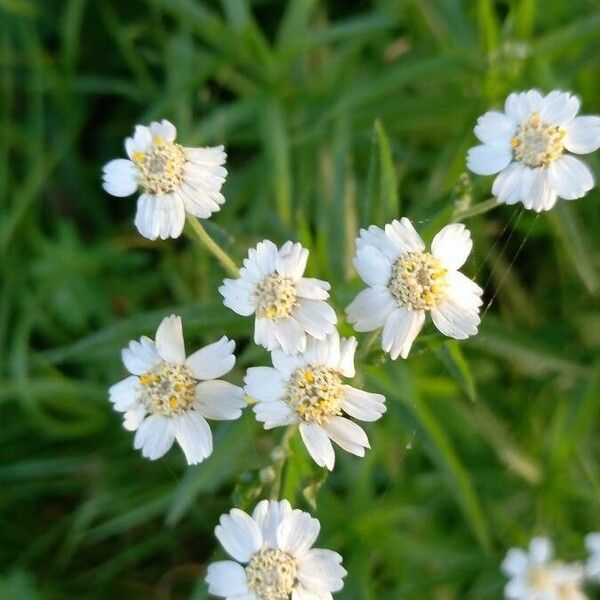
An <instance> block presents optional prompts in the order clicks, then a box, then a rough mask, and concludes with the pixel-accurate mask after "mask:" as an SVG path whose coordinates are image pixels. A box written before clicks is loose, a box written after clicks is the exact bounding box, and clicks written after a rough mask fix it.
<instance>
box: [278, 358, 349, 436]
mask: <svg viewBox="0 0 600 600" xmlns="http://www.w3.org/2000/svg"><path fill="white" fill-rule="evenodd" d="M344 398H345V391H344V385H343V384H342V380H341V377H340V374H339V373H338V372H337V371H335V370H334V369H332V368H330V367H324V366H311V365H309V366H306V367H299V368H298V369H296V370H295V371H294V373H293V374H292V376H291V378H290V381H289V383H288V388H287V393H286V395H285V396H284V398H283V401H284V402H285V403H286V404H287V405H288V406H289V407H290V408H292V409H293V410H294V411H295V412H296V414H297V415H298V416H299V417H300V418H301V419H302V420H303V421H306V422H308V423H317V424H318V425H322V424H324V423H327V421H328V420H329V419H330V418H331V417H334V416H337V415H341V414H342V402H343V401H344Z"/></svg>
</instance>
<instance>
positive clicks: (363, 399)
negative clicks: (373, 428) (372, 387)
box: [342, 385, 386, 421]
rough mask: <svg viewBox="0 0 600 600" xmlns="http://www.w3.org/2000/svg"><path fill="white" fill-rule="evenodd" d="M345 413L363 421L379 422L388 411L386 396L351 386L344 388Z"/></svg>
mask: <svg viewBox="0 0 600 600" xmlns="http://www.w3.org/2000/svg"><path fill="white" fill-rule="evenodd" d="M344 391H345V394H346V395H345V398H344V401H343V402H342V408H343V409H344V412H346V413H347V414H349V415H350V416H351V417H354V418H355V419H359V420H361V421H377V419H379V418H380V417H381V415H382V414H383V413H384V412H385V411H386V407H385V396H382V395H381V394H373V393H372V392H365V391H363V390H359V389H357V388H354V387H352V386H351V385H345V386H344Z"/></svg>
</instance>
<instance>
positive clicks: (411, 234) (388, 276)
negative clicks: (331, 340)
mask: <svg viewBox="0 0 600 600" xmlns="http://www.w3.org/2000/svg"><path fill="white" fill-rule="evenodd" d="M356 244H357V249H356V256H355V257H354V266H355V267H356V270H357V271H358V274H359V275H360V277H361V279H362V280H363V281H364V282H365V283H366V284H367V285H368V286H369V287H368V288H367V289H365V290H363V291H362V292H360V293H359V294H358V295H357V296H356V298H355V299H354V300H353V301H352V303H351V304H350V305H349V306H348V307H347V308H346V315H347V317H348V321H350V323H353V324H354V329H356V331H374V330H376V329H379V328H380V327H383V333H382V339H381V347H382V348H383V350H384V351H385V352H389V353H390V355H391V357H392V358H393V359H396V358H397V357H398V356H401V357H402V358H406V357H407V356H408V353H409V352H410V349H411V346H412V344H413V341H414V340H415V338H416V337H417V335H418V333H419V332H420V331H421V329H422V327H423V324H424V323H425V314H426V313H427V312H430V313H431V318H432V319H433V322H434V324H435V326H436V327H437V328H438V329H439V330H440V331H441V332H442V333H443V334H444V335H447V336H449V337H453V338H456V339H458V340H462V339H465V338H467V337H469V336H470V335H475V334H476V333H477V327H478V326H479V323H480V318H479V307H480V306H481V303H482V301H481V295H482V293H483V290H482V289H481V288H480V287H479V286H478V285H477V284H475V283H474V282H473V281H471V280H470V279H469V278H467V277H465V276H464V275H463V274H462V273H460V272H459V271H458V269H459V268H460V267H461V266H462V265H463V264H464V262H465V260H466V259H467V257H468V256H469V254H470V252H471V248H472V246H473V242H472V241H471V234H470V233H469V230H468V229H466V228H465V226H464V225H461V224H457V223H455V224H452V225H447V226H446V227H444V228H443V229H442V230H441V231H440V232H439V233H438V234H437V235H436V236H435V237H434V238H433V242H432V244H431V252H425V244H424V242H423V240H422V239H421V237H420V236H419V234H418V233H417V232H416V231H415V229H414V227H413V225H412V223H411V222H410V221H409V220H408V219H407V218H405V217H403V218H402V219H401V220H400V221H393V222H392V223H390V224H388V225H386V226H385V231H384V230H382V229H380V228H379V227H376V226H374V225H371V227H369V229H368V230H364V229H362V230H361V232H360V237H359V238H358V239H357V242H356Z"/></svg>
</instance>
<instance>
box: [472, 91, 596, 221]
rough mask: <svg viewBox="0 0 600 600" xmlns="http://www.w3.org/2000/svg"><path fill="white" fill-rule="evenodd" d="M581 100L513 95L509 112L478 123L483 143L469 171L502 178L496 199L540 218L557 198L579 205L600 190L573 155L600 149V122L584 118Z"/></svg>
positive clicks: (565, 96) (552, 94) (556, 93)
mask: <svg viewBox="0 0 600 600" xmlns="http://www.w3.org/2000/svg"><path fill="white" fill-rule="evenodd" d="M578 111H579V99H578V98H577V97H576V96H572V95H571V94H569V93H566V92H559V91H553V92H550V93H549V94H547V95H546V96H542V94H540V92H538V91H537V90H529V91H528V92H520V93H512V94H510V95H509V96H508V98H507V99H506V102H505V104H504V112H498V111H489V112H487V113H485V114H484V115H483V116H481V117H479V119H478V120H477V126H476V127H475V135H476V136H477V138H478V139H479V140H480V141H481V142H482V143H481V144H480V145H479V146H475V147H473V148H471V149H470V150H469V153H468V156H467V166H468V168H469V169H470V170H471V171H473V172H474V173H477V174H479V175H492V174H495V173H498V175H497V177H496V179H495V180H494V184H493V186H492V193H493V194H494V195H495V196H496V197H497V198H498V200H499V201H500V202H504V203H506V204H516V203H517V202H522V203H523V205H524V206H525V208H528V209H531V210H535V211H536V212H540V211H543V210H550V209H551V208H552V207H553V206H554V204H555V203H556V200H557V198H564V199H565V200H575V199H577V198H581V197H582V196H584V195H585V194H586V193H587V192H588V191H589V190H591V189H592V187H593V186H594V178H593V176H592V173H591V172H590V170H589V168H588V167H587V166H586V164H585V163H584V162H582V161H580V160H579V159H578V158H575V157H574V156H573V154H587V153H589V152H594V151H595V150H597V149H598V148H599V147H600V117H597V116H589V117H587V116H586V117H578V116H577V113H578Z"/></svg>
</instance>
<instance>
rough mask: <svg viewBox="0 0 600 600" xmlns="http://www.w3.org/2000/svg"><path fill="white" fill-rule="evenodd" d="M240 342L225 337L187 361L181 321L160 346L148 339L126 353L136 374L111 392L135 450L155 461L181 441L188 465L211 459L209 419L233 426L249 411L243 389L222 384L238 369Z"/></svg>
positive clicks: (174, 321)
mask: <svg viewBox="0 0 600 600" xmlns="http://www.w3.org/2000/svg"><path fill="white" fill-rule="evenodd" d="M234 348H235V342H233V341H231V340H228V339H227V338H226V337H222V338H221V339H220V340H219V341H218V342H215V343H214V344H210V345H209V346H205V347H204V348H201V349H200V350H198V351H197V352H194V354H192V355H191V356H188V357H187V358H186V356H185V347H184V343H183V331H182V328H181V318H180V317H177V316H175V315H171V316H170V317H166V318H165V319H163V321H162V323H161V324H160V326H159V327H158V330H157V332H156V342H154V341H152V340H151V339H150V338H148V337H146V336H143V337H141V338H140V341H139V342H136V341H132V342H130V343H129V346H128V347H127V348H124V349H123V351H122V357H123V363H124V364H125V367H126V368H127V370H128V371H129V372H130V373H132V375H131V376H130V377H127V378H126V379H123V380H122V381H120V382H119V383H116V384H115V385H113V386H112V387H111V388H110V390H109V395H110V401H111V402H112V403H113V407H114V409H115V410H117V411H119V412H122V413H124V421H123V424H124V426H125V428H126V429H129V430H130V431H135V432H136V434H135V439H134V443H133V445H134V447H135V448H136V449H141V451H142V455H143V456H145V457H146V458H149V459H150V460H156V459H157V458H160V457H161V456H163V454H165V453H166V452H167V451H168V450H169V449H170V448H171V446H172V445H173V441H174V440H175V439H176V440H177V441H178V442H179V445H180V446H181V448H182V450H183V452H184V454H185V457H186V459H187V462H188V464H190V465H194V464H197V463H200V462H202V461H203V460H204V459H205V458H207V457H209V456H210V455H211V453H212V434H211V431H210V427H209V426H208V423H207V422H206V419H217V420H233V419H237V418H239V417H240V415H241V414H242V410H241V409H242V408H243V407H244V397H243V391H242V389H241V388H240V387H238V386H236V385H233V384H231V383H228V382H227V381H221V380H220V379H217V378H218V377H221V376H222V375H225V374H226V373H229V371H231V369H232V368H233V365H234V364H235V356H234V354H233V350H234Z"/></svg>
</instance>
